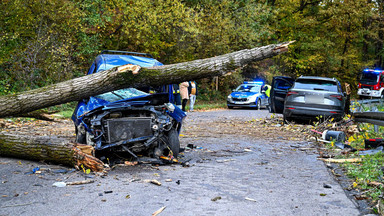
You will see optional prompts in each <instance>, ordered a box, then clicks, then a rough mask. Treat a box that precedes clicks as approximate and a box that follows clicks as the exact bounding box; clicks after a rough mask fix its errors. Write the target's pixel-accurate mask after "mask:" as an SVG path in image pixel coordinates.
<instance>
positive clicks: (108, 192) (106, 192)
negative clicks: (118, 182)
mask: <svg viewBox="0 0 384 216" xmlns="http://www.w3.org/2000/svg"><path fill="white" fill-rule="evenodd" d="M104 193H105V194H110V193H113V191H104Z"/></svg>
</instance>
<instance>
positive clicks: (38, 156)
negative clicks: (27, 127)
mask: <svg viewBox="0 0 384 216" xmlns="http://www.w3.org/2000/svg"><path fill="white" fill-rule="evenodd" d="M78 145H80V144H74V143H70V142H69V141H68V140H67V139H64V138H54V137H48V136H26V135H16V134H7V133H0V156H9V157H16V158H25V159H31V160H42V161H47V162H54V163H57V164H63V165H68V166H75V167H80V166H81V165H83V166H84V167H87V168H89V169H91V170H92V171H95V172H101V171H104V163H103V162H102V161H100V160H99V159H97V158H95V157H93V156H92V155H89V154H85V153H84V152H85V151H84V152H83V151H82V150H81V149H82V148H83V146H78ZM87 147H88V146H87ZM88 148H89V147H88Z"/></svg>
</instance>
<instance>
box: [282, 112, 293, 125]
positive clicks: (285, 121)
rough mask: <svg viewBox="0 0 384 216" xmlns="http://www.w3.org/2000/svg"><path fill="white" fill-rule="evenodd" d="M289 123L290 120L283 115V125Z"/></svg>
mask: <svg viewBox="0 0 384 216" xmlns="http://www.w3.org/2000/svg"><path fill="white" fill-rule="evenodd" d="M290 121H292V118H290V117H287V115H286V114H284V113H283V122H284V124H285V123H287V124H288V123H289V122H290Z"/></svg>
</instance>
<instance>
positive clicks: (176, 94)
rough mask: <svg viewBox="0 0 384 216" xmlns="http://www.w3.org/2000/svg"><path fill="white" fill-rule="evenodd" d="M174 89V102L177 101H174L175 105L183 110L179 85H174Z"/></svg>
mask: <svg viewBox="0 0 384 216" xmlns="http://www.w3.org/2000/svg"><path fill="white" fill-rule="evenodd" d="M172 88H173V97H174V100H175V101H174V102H175V105H176V106H177V107H179V108H180V109H181V108H182V107H181V97H180V89H179V85H178V84H173V85H172Z"/></svg>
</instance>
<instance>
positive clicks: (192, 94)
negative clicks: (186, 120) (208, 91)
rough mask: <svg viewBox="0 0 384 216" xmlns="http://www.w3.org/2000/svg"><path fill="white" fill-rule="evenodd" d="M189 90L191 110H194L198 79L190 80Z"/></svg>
mask: <svg viewBox="0 0 384 216" xmlns="http://www.w3.org/2000/svg"><path fill="white" fill-rule="evenodd" d="M188 92H189V111H190V112H193V105H195V102H196V96H197V84H196V81H189V87H188Z"/></svg>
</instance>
